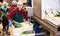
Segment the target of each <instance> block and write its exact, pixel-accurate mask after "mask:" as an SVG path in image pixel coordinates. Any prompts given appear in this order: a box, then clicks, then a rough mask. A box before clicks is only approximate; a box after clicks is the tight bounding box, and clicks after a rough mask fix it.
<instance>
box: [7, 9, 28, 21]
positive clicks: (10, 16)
mask: <svg viewBox="0 0 60 36" xmlns="http://www.w3.org/2000/svg"><path fill="white" fill-rule="evenodd" d="M16 13H18V14H21V13H22V14H23V15H24V18H25V19H26V20H28V16H27V14H26V11H24V10H23V9H21V10H20V11H19V10H17V8H16V9H14V10H13V11H12V12H10V13H9V14H8V16H7V19H8V20H9V19H14V16H15V15H16Z"/></svg>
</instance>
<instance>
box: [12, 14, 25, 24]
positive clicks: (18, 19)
mask: <svg viewBox="0 0 60 36" xmlns="http://www.w3.org/2000/svg"><path fill="white" fill-rule="evenodd" d="M23 19H24V15H23V14H16V15H15V16H14V19H13V20H14V21H16V22H19V23H20V22H23Z"/></svg>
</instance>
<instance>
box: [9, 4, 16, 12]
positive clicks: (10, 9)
mask: <svg viewBox="0 0 60 36" xmlns="http://www.w3.org/2000/svg"><path fill="white" fill-rule="evenodd" d="M13 9H15V5H11V6H10V8H9V13H10V12H11V11H12V10H13Z"/></svg>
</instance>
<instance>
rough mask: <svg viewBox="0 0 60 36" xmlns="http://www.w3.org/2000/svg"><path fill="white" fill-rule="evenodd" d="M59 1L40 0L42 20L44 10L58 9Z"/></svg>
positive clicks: (59, 7) (59, 6)
mask: <svg viewBox="0 0 60 36" xmlns="http://www.w3.org/2000/svg"><path fill="white" fill-rule="evenodd" d="M59 1H60V0H42V19H44V18H45V15H44V14H45V10H48V9H60V5H59Z"/></svg>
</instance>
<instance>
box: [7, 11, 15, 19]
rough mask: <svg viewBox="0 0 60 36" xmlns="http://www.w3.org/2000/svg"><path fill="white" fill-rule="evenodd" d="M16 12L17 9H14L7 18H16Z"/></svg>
mask: <svg viewBox="0 0 60 36" xmlns="http://www.w3.org/2000/svg"><path fill="white" fill-rule="evenodd" d="M15 14H16V11H15V10H13V11H12V12H10V13H9V14H8V15H7V19H8V20H9V19H13V18H14V15H15Z"/></svg>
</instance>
